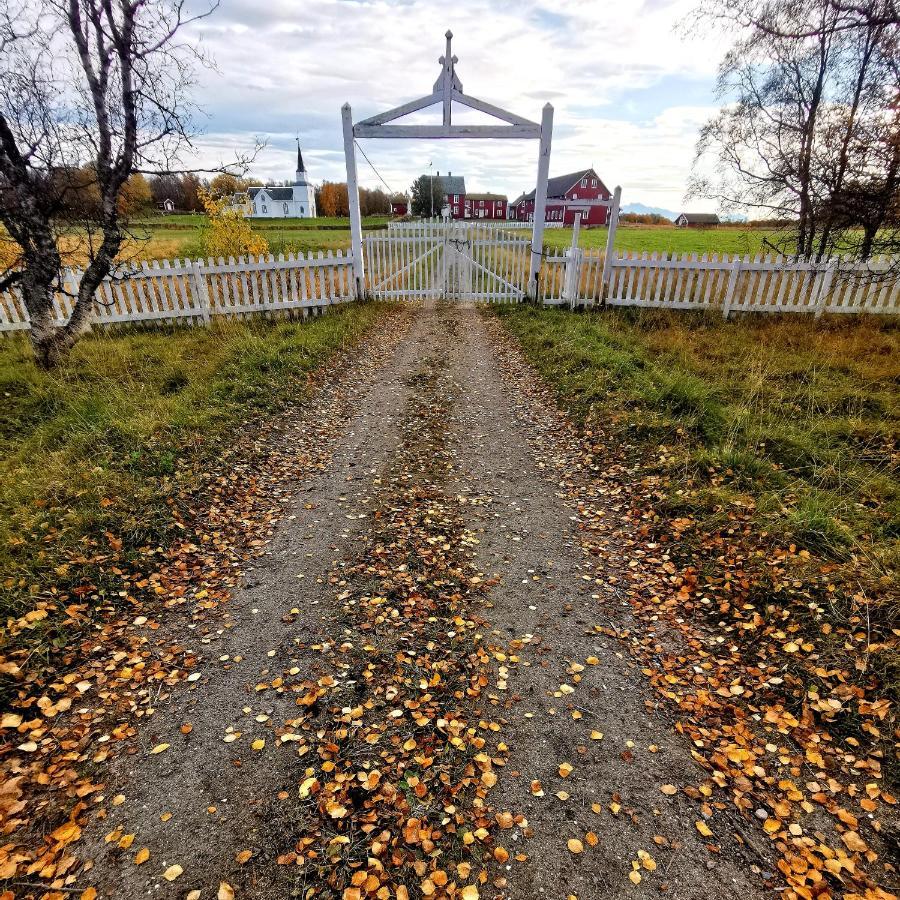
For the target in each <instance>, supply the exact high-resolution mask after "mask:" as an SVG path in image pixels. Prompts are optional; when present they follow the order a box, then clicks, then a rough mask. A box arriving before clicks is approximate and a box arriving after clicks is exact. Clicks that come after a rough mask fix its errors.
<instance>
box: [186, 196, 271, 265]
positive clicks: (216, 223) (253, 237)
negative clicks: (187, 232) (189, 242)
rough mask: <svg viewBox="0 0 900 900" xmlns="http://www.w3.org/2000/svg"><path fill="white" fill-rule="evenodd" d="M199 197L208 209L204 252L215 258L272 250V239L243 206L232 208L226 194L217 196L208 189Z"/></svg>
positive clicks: (259, 253)
mask: <svg viewBox="0 0 900 900" xmlns="http://www.w3.org/2000/svg"><path fill="white" fill-rule="evenodd" d="M197 196H198V197H199V198H200V202H201V203H202V204H203V209H204V211H205V212H206V227H205V228H204V230H203V254H204V256H212V257H213V258H216V259H217V258H218V257H220V256H221V257H223V258H224V259H228V257H229V256H234V257H238V256H263V255H264V254H266V253H268V252H269V242H268V241H267V240H266V239H265V238H264V237H262V236H261V235H259V234H257V233H256V232H255V231H254V230H253V229H252V228H251V227H250V223H249V222H248V221H247V220H246V218H245V217H244V213H243V211H242V210H241V209H237V208H232V206H231V204H230V201H229V199H228V198H226V197H216V196H215V195H213V194H212V193H210V192H209V191H207V190H205V189H204V188H199V189H198V190H197Z"/></svg>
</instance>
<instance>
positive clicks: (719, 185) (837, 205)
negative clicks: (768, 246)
mask: <svg viewBox="0 0 900 900" xmlns="http://www.w3.org/2000/svg"><path fill="white" fill-rule="evenodd" d="M702 11H703V12H704V13H705V15H706V16H708V17H710V18H711V19H713V20H714V21H715V22H716V23H718V24H721V25H723V26H724V27H727V28H729V29H731V30H732V31H733V32H735V33H736V39H735V41H734V43H733V46H732V47H731V49H730V51H729V52H728V54H727V55H726V57H725V59H724V60H723V62H722V64H721V67H720V72H719V79H718V90H719V94H720V97H721V98H722V100H723V101H724V104H725V105H723V108H722V110H721V111H720V112H719V113H718V115H716V116H715V117H714V118H713V119H711V120H710V121H709V122H708V123H707V124H706V125H705V127H704V128H703V129H702V131H701V135H700V139H699V142H698V149H697V167H696V170H695V171H696V173H697V174H695V177H694V178H693V180H692V185H691V194H692V195H695V196H705V197H713V198H715V199H717V200H719V201H720V203H722V204H723V205H724V206H726V207H745V208H746V207H749V208H751V209H753V210H755V211H757V212H758V213H761V214H763V215H768V216H770V217H772V218H779V219H788V220H790V221H791V222H792V226H791V227H790V228H788V229H786V230H784V232H783V233H782V234H781V235H780V236H779V238H778V239H776V240H774V241H772V243H773V245H774V246H775V247H776V249H778V250H781V251H787V252H796V253H798V254H800V255H803V256H807V257H814V256H826V255H833V254H841V255H853V256H858V257H861V258H863V259H867V258H869V257H871V256H873V255H879V254H886V255H895V254H897V253H898V251H900V242H898V235H900V204H898V183H900V182H898V153H900V142H898V139H900V104H898V97H900V45H898V39H900V23H898V21H897V16H896V7H895V5H894V3H893V0H863V3H861V4H850V3H846V2H844V0H799V2H795V0H749V2H747V0H710V2H708V3H707V4H705V5H704V7H703V8H702ZM710 170H712V171H710Z"/></svg>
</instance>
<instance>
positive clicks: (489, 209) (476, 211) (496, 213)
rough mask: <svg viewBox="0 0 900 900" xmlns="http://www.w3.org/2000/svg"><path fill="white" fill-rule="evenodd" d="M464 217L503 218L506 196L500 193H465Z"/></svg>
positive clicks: (504, 215)
mask: <svg viewBox="0 0 900 900" xmlns="http://www.w3.org/2000/svg"><path fill="white" fill-rule="evenodd" d="M464 214H465V218H467V219H505V218H506V197H504V196H503V195H502V194H466V201H465V208H464Z"/></svg>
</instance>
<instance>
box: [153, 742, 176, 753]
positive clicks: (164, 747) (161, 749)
mask: <svg viewBox="0 0 900 900" xmlns="http://www.w3.org/2000/svg"><path fill="white" fill-rule="evenodd" d="M170 746H171V744H157V745H156V746H155V747H154V748H153V749H152V750H151V751H150V752H151V753H165V751H166V750H168V749H169V747H170Z"/></svg>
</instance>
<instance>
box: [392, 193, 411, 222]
mask: <svg viewBox="0 0 900 900" xmlns="http://www.w3.org/2000/svg"><path fill="white" fill-rule="evenodd" d="M391 215H392V216H396V217H397V218H401V217H402V216H406V215H409V200H407V199H406V198H405V197H404V198H403V199H402V200H391Z"/></svg>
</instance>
